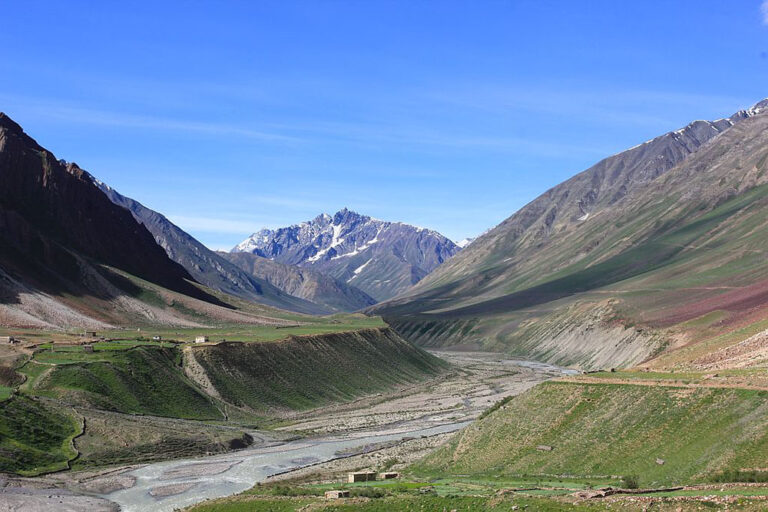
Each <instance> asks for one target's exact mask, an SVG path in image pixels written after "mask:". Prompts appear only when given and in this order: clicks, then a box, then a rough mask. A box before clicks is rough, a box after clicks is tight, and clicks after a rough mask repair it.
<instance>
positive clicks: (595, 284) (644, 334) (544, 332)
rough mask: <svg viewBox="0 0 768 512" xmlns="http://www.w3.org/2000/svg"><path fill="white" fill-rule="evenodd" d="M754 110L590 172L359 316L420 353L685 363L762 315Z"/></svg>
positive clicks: (759, 164)
mask: <svg viewBox="0 0 768 512" xmlns="http://www.w3.org/2000/svg"><path fill="white" fill-rule="evenodd" d="M767 108H768V101H762V102H760V103H758V104H756V105H754V106H753V107H752V108H750V109H747V110H742V111H739V112H737V113H735V114H734V115H732V116H730V117H729V118H726V119H719V120H717V121H712V122H709V121H695V122H693V123H691V124H689V125H687V126H685V127H684V128H682V129H679V130H676V131H673V132H670V133H666V134H664V135H661V136H659V137H656V138H654V139H652V140H650V141H647V142H645V143H643V144H640V145H638V146H636V147H634V148H630V149H629V150H627V151H624V152H622V153H619V154H617V155H613V156H611V157H608V158H606V159H604V160H602V161H600V162H598V163H597V164H595V165H594V166H593V167H591V168H589V169H587V170H586V171H584V172H582V173H580V174H577V175H575V176H574V177H573V178H571V179H569V180H567V181H565V182H563V183H561V184H560V185H558V186H556V187H554V188H552V189H550V190H548V191H546V192H545V193H544V194H542V195H541V196H539V197H538V198H536V199H534V200H533V201H532V202H531V203H529V204H528V205H526V206H524V207H523V208H521V209H520V210H519V211H518V212H516V213H515V214H513V215H512V216H511V217H509V218H508V219H506V220H505V221H503V222H502V223H501V224H500V225H498V226H496V227H495V228H494V229H492V230H490V231H489V232H488V233H486V234H484V235H482V236H481V237H479V238H478V239H477V240H475V241H474V242H473V243H472V244H471V245H469V246H468V247H466V249H464V250H462V251H461V252H460V253H459V254H457V255H456V256H455V257H454V258H452V259H450V260H448V261H447V262H446V263H445V264H444V265H442V266H440V267H439V268H437V269H436V270H435V272H433V273H431V274H430V275H429V276H427V277H426V278H425V279H423V280H421V281H420V282H419V283H418V284H416V285H415V286H414V287H413V288H412V289H411V290H409V291H408V292H407V293H406V294H404V295H403V296H401V297H399V298H397V299H395V300H392V301H389V302H386V303H384V304H380V305H377V306H374V307H373V308H371V310H370V311H371V312H376V313H379V314H382V315H384V317H385V320H386V321H387V322H388V323H390V324H391V325H392V326H394V327H395V328H396V329H397V330H398V332H399V333H400V334H401V335H403V336H405V337H407V338H409V339H411V340H412V341H416V342H418V343H421V344H424V345H428V346H451V345H453V346H465V347H474V348H485V349H492V350H503V351H506V352H511V353H514V354H517V355H521V356H525V357H531V358H536V359H539V360H545V361H551V362H556V363H560V364H574V365H578V366H580V367H583V368H596V367H604V366H607V365H632V364H639V363H642V362H644V361H648V360H649V359H653V358H654V357H656V356H658V355H659V354H661V353H670V354H671V353H674V354H676V355H674V356H673V355H665V356H663V357H664V358H666V359H663V360H667V361H668V360H669V358H673V359H674V358H675V357H679V358H681V360H686V361H689V362H690V361H694V362H695V361H699V358H700V357H704V355H702V354H704V352H699V351H697V350H696V349H694V348H693V346H694V345H696V346H703V345H701V343H706V342H707V340H710V339H711V338H713V337H716V336H717V335H721V334H722V333H723V332H730V331H732V330H737V329H739V328H744V327H745V326H746V325H751V324H752V323H754V322H757V321H759V320H760V319H762V318H765V316H766V315H768V309H766V304H765V300H766V298H768V280H766V279H768V271H767V270H766V266H765V264H764V258H765V249H764V244H763V243H762V242H761V241H764V240H765V239H766V237H768V225H766V223H765V219H766V208H768V188H767V187H768V185H766V183H767V182H768V174H767V173H766V170H768V169H767V168H766V167H767V166H766V162H767V161H768V131H767V130H766V128H768V115H766V112H767V110H766V109H767ZM755 328H756V327H755ZM710 348H711V347H710ZM681 354H686V355H685V356H683V355H681ZM697 364H698V363H697Z"/></svg>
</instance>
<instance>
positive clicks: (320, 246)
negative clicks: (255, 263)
mask: <svg viewBox="0 0 768 512" xmlns="http://www.w3.org/2000/svg"><path fill="white" fill-rule="evenodd" d="M458 250H459V248H458V247H457V246H456V244H454V243H453V242H452V241H450V240H449V239H447V238H446V237H444V236H442V235H441V234H440V233H437V232H435V231H431V230H428V229H424V228H418V227H415V226H411V225H408V224H403V223H400V222H387V221H382V220H379V219H375V218H372V217H369V216H367V215H362V214H359V213H357V212H354V211H352V210H349V209H347V208H343V209H341V210H339V211H338V212H336V213H335V214H333V215H329V214H327V213H323V214H320V215H318V216H317V217H315V218H314V219H312V220H310V221H306V222H302V223H300V224H294V225H292V226H288V227H285V228H278V229H262V230H260V231H258V232H256V233H254V234H253V235H251V236H250V237H248V238H247V239H245V240H243V241H242V242H241V243H240V244H238V245H237V246H235V247H234V248H233V249H232V252H250V253H253V254H256V255H259V256H261V257H264V258H269V259H272V260H275V261H278V262H281V263H288V264H292V265H300V266H305V267H313V268H316V269H317V270H320V271H321V272H324V273H327V274H329V275H331V276H333V277H335V278H337V279H341V280H343V281H350V282H351V284H354V285H355V286H357V287H359V288H360V289H362V290H363V291H366V293H368V294H369V295H371V296H373V297H374V298H377V299H378V300H383V299H385V298H389V297H392V296H394V295H395V294H396V293H399V292H400V291H402V290H404V289H405V288H407V287H409V286H411V285H412V284H414V283H416V282H417V281H418V280H419V279H421V278H422V277H424V276H425V275H426V274H427V273H429V272H430V271H432V270H433V269H434V268H435V267H437V265H439V264H440V263H442V262H443V261H444V260H446V259H448V258H449V257H451V256H452V255H453V254H454V253H456V252H457V251H458ZM368 261H370V264H367V265H365V267H362V268H361V266H362V265H363V263H366V262H368ZM385 268H386V270H384V269H385ZM355 270H359V272H357V273H355ZM393 274H397V275H393ZM368 290H370V291H368Z"/></svg>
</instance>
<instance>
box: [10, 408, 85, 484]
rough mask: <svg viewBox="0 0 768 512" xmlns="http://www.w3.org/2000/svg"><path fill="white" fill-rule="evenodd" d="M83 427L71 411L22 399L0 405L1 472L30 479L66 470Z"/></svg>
mask: <svg viewBox="0 0 768 512" xmlns="http://www.w3.org/2000/svg"><path fill="white" fill-rule="evenodd" d="M81 431H82V425H81V423H80V422H79V420H78V419H77V418H76V417H75V416H74V415H73V414H72V412H70V411H66V410H65V409H64V408H62V407H59V406H56V405H54V404H50V403H46V402H43V401H41V400H33V399H30V398H27V397H23V396H15V397H13V398H12V399H10V400H7V401H5V402H3V403H0V471H1V472H6V473H16V474H19V475H24V476H33V475H38V474H42V473H47V472H51V471H58V470H62V469H67V468H68V467H69V461H71V460H72V459H74V458H75V457H76V456H77V451H76V450H75V449H74V448H73V446H72V440H73V438H74V437H75V436H76V435H78V434H80V433H81Z"/></svg>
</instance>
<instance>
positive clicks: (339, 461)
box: [0, 352, 567, 511]
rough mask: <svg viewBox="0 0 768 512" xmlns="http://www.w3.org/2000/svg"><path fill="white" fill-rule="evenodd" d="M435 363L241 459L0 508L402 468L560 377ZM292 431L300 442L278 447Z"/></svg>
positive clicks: (65, 487) (72, 478)
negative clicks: (433, 368)
mask: <svg viewBox="0 0 768 512" xmlns="http://www.w3.org/2000/svg"><path fill="white" fill-rule="evenodd" d="M437 355H439V356H440V357H443V358H444V359H447V360H448V361H450V362H452V363H453V364H454V365H455V366H456V369H455V370H453V371H451V372H449V373H448V374H447V375H444V376H441V377H438V378H437V379H433V380H430V381H427V382H424V383H421V384H417V385H414V386H413V387H410V388H408V389H401V390H399V391H397V392H394V393H389V394H378V395H374V396H369V397H366V398H362V399H359V400H356V401H354V402H351V403H347V404H343V405H336V406H330V407H325V408H319V409H316V410H313V411H310V412H303V413H297V414H294V415H293V416H291V417H286V418H285V421H286V423H285V424H284V425H282V426H281V427H280V428H279V429H278V431H276V432H274V434H271V436H270V435H268V436H266V437H265V436H263V435H262V436H259V435H258V433H252V435H254V437H256V440H257V443H256V445H255V446H253V447H250V448H247V449H245V450H241V451H239V452H234V453H229V454H222V455H218V456H215V457H206V458H200V459H187V460H178V461H168V462H161V463H155V464H147V465H141V466H131V467H124V468H122V469H115V468H112V469H110V470H105V471H92V472H70V473H60V474H55V475H48V476H47V477H40V478H34V479H21V478H9V479H7V480H6V481H4V482H3V484H4V487H3V488H2V489H0V510H4V509H11V508H12V507H13V504H14V503H15V504H18V503H19V500H20V499H23V501H24V502H25V503H32V504H34V507H33V508H31V510H34V509H37V510H49V509H50V507H51V506H54V505H55V506H56V507H58V509H61V510H66V509H69V510H84V509H88V510H92V509H93V510H97V509H98V508H97V507H98V506H99V505H98V504H97V503H96V502H95V501H94V500H96V499H97V498H96V497H95V496H93V495H94V494H95V495H98V496H99V497H100V498H101V499H105V501H103V502H100V506H101V508H102V509H103V510H109V509H110V507H112V506H114V504H115V503H119V504H120V507H121V508H122V510H124V511H130V510H152V511H161V510H173V509H174V508H176V507H179V506H187V505H191V504H193V503H195V502H197V501H200V500H202V499H206V498H216V497H220V496H227V495H231V494H235V493H238V492H242V491H245V490H247V489H248V488H250V487H251V486H252V485H253V484H255V483H257V481H262V480H265V479H266V477H268V476H269V475H273V474H276V473H283V472H286V471H289V470H295V469H297V468H304V469H300V470H299V473H297V474H302V473H306V472H309V473H312V472H314V471H322V472H326V471H331V472H333V471H336V470H337V469H335V468H342V469H344V470H346V469H347V468H348V467H350V465H352V466H355V467H364V466H371V467H380V466H382V465H383V464H384V463H385V461H386V464H387V465H389V466H390V467H400V466H404V465H405V464H408V463H410V462H412V461H413V460H415V458H417V457H418V456H420V455H422V454H424V453H426V451H428V450H430V449H431V448H433V447H434V446H436V445H438V444H440V443H442V442H444V441H445V440H446V439H447V438H448V437H450V433H449V432H452V431H455V430H457V429H459V428H461V427H463V426H465V425H466V424H467V422H469V421H471V420H473V419H476V418H477V417H478V416H480V415H481V414H482V412H483V411H484V410H486V409H488V408H489V407H490V406H491V405H493V404H494V403H495V402H497V401H498V400H500V399H502V398H504V397H506V396H510V395H514V394H519V393H521V392H523V391H525V390H527V389H529V388H531V387H532V386H535V385H536V384H538V383H540V382H542V381H544V380H548V379H551V378H554V377H558V376H561V375H563V370H561V369H559V368H556V367H552V366H549V365H541V364H538V363H531V362H527V361H519V360H514V359H509V358H507V357H505V356H503V355H499V354H486V353H457V352H440V353H438V354H437ZM566 372H567V371H566ZM292 433H299V434H301V435H302V436H303V438H302V439H300V440H297V441H293V442H283V441H278V440H277V439H275V437H278V438H279V437H283V438H285V437H287V436H289V435H291V434H292ZM329 461H330V462H329ZM324 463H327V464H328V466H324V465H322V464H324ZM284 474H286V475H288V474H290V475H291V476H295V474H294V473H284ZM40 489H43V490H40ZM83 494H89V495H91V496H90V498H89V499H91V500H92V501H91V502H89V503H88V506H87V507H82V506H81V505H82V503H83V501H82V500H83V499H84V498H83ZM33 495H34V497H33ZM48 496H50V498H48ZM107 500H108V501H107Z"/></svg>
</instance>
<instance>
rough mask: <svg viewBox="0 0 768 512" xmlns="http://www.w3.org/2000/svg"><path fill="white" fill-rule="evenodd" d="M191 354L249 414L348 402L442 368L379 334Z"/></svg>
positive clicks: (206, 349)
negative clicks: (247, 408)
mask: <svg viewBox="0 0 768 512" xmlns="http://www.w3.org/2000/svg"><path fill="white" fill-rule="evenodd" d="M191 350H192V351H193V354H194V357H195V359H196V360H197V361H198V362H199V363H200V365H201V366H203V368H204V369H205V371H206V373H207V375H208V377H209V378H210V380H211V382H212V383H213V385H214V386H215V388H216V390H217V391H218V392H219V393H220V395H221V396H222V398H223V399H224V400H226V401H227V402H229V403H232V404H234V405H236V406H245V407H249V408H252V409H253V410H256V411H266V410H268V409H270V408H287V409H294V410H297V409H307V408H311V407H317V406H320V405H325V404H328V403H332V402H339V401H348V400H351V399H354V398H356V397H359V396H362V395H365V394H370V393H375V392H379V391H383V390H389V389H393V388H395V387H396V386H398V385H405V384H412V383H414V382H418V381H421V380H424V379H426V378H429V377H432V376H435V375H437V374H439V373H440V372H441V371H443V369H445V368H446V367H447V366H446V363H444V362H443V361H442V360H440V359H438V358H436V357H434V356H432V355H430V354H428V353H427V352H425V351H423V350H421V349H418V348H416V347H414V346H413V345H410V344H408V343H406V342H405V341H403V340H402V339H400V338H399V337H398V336H396V335H395V334H394V333H393V332H392V331H389V330H380V329H375V330H374V329H369V330H365V331H358V332H355V333H345V334H335V335H325V336H322V337H302V338H293V339H290V340H286V341H283V342H280V343H254V344H242V343H231V344H226V345H216V346H209V347H191Z"/></svg>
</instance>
